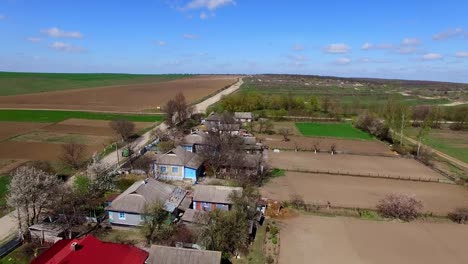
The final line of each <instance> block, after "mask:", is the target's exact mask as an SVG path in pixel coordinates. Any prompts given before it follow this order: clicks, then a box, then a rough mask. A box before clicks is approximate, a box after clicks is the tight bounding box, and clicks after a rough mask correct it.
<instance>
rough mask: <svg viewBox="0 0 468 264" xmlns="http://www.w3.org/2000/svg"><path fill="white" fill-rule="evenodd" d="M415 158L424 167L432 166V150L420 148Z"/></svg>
mask: <svg viewBox="0 0 468 264" xmlns="http://www.w3.org/2000/svg"><path fill="white" fill-rule="evenodd" d="M416 158H417V159H418V160H419V161H421V162H422V163H424V164H425V165H427V166H432V160H433V158H434V153H433V152H432V150H430V149H428V148H425V147H421V148H420V149H419V156H418V157H416Z"/></svg>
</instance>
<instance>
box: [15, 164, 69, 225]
mask: <svg viewBox="0 0 468 264" xmlns="http://www.w3.org/2000/svg"><path fill="white" fill-rule="evenodd" d="M11 176H12V178H11V182H10V186H9V194H8V198H7V201H8V205H10V206H11V207H14V208H16V209H17V218H18V223H19V228H20V229H22V230H23V231H27V227H29V226H31V225H33V224H35V223H37V222H38V221H39V217H40V216H41V214H42V213H43V212H44V210H46V209H50V208H51V205H52V204H53V201H54V200H55V199H56V193H57V190H58V188H59V186H60V185H61V182H60V181H59V180H58V177H57V176H56V175H53V174H49V173H46V172H44V171H41V170H38V169H36V168H34V167H31V166H22V167H19V168H18V169H16V170H15V171H14V172H13V174H12V175H11ZM23 214H24V216H23Z"/></svg>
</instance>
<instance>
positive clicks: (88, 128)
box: [42, 119, 155, 137]
mask: <svg viewBox="0 0 468 264" xmlns="http://www.w3.org/2000/svg"><path fill="white" fill-rule="evenodd" d="M109 123H110V121H105V120H85V119H67V120H65V121H63V122H60V123H57V124H52V125H49V126H46V127H44V128H42V129H43V130H46V131H50V132H58V133H69V134H80V135H95V136H109V137H112V136H115V133H114V131H113V130H112V129H111V128H110V126H109ZM133 123H134V124H135V131H139V130H142V129H144V128H146V127H149V126H152V125H154V124H155V123H148V122H133Z"/></svg>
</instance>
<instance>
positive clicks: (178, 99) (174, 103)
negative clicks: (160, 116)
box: [164, 93, 193, 126]
mask: <svg viewBox="0 0 468 264" xmlns="http://www.w3.org/2000/svg"><path fill="white" fill-rule="evenodd" d="M164 111H165V112H166V114H167V118H166V122H167V123H168V125H169V126H173V125H178V124H181V123H183V122H185V121H186V120H187V119H189V118H190V115H191V114H192V112H193V108H192V107H191V106H190V105H189V104H188V103H187V100H186V99H185V96H184V94H182V93H178V94H177V95H176V96H175V97H174V98H173V99H171V100H169V101H168V102H167V103H166V106H165V107H164Z"/></svg>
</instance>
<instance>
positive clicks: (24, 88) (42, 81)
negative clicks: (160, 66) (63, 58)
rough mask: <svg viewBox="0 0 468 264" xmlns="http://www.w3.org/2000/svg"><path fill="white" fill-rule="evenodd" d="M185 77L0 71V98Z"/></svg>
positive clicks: (184, 75)
mask: <svg viewBox="0 0 468 264" xmlns="http://www.w3.org/2000/svg"><path fill="white" fill-rule="evenodd" d="M191 76H192V75H188V74H165V75H149V74H99V73H89V74H88V73H25V72H0V96H8V95H18V94H31V93H40V92H50V91H60V90H72V89H82V88H99V87H103V86H111V85H128V84H141V83H157V82H164V81H170V80H176V79H181V78H187V77H191Z"/></svg>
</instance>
